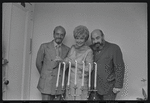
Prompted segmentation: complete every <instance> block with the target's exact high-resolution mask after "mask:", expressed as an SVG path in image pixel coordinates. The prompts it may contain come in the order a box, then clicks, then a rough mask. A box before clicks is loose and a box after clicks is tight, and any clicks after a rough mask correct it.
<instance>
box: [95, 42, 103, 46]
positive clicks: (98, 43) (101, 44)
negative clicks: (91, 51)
mask: <svg viewBox="0 0 150 103" xmlns="http://www.w3.org/2000/svg"><path fill="white" fill-rule="evenodd" d="M97 45H100V46H103V43H100V42H97V43H94V44H93V46H94V47H95V46H97Z"/></svg>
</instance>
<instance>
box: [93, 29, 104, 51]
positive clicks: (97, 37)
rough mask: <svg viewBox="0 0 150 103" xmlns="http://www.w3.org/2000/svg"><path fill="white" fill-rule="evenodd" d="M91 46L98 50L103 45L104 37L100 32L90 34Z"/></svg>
mask: <svg viewBox="0 0 150 103" xmlns="http://www.w3.org/2000/svg"><path fill="white" fill-rule="evenodd" d="M91 40H92V44H93V46H94V47H95V48H97V49H99V48H100V46H102V45H103V40H104V37H103V36H102V34H101V32H100V31H93V32H92V33H91Z"/></svg>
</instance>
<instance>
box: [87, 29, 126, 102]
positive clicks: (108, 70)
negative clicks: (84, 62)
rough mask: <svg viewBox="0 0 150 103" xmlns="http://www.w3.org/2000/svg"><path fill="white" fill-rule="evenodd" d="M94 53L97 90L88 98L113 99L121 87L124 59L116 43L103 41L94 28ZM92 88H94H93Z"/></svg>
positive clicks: (98, 31)
mask: <svg viewBox="0 0 150 103" xmlns="http://www.w3.org/2000/svg"><path fill="white" fill-rule="evenodd" d="M91 41H92V45H91V46H90V47H91V48H92V50H93V53H94V62H96V63H97V71H96V72H97V86H96V89H97V92H96V93H93V92H91V95H90V99H93V97H94V96H95V98H96V100H115V98H116V95H117V93H118V92H120V90H121V88H122V87H123V79H124V70H125V66H124V61H123V56H122V52H121V49H120V47H119V46H118V45H116V44H113V43H110V42H107V41H105V39H104V34H103V32H102V31H101V30H99V29H96V30H94V31H93V32H92V33H91ZM94 72H95V71H94V70H93V72H92V80H91V81H92V82H91V85H92V88H93V84H94ZM93 89H94V88H93Z"/></svg>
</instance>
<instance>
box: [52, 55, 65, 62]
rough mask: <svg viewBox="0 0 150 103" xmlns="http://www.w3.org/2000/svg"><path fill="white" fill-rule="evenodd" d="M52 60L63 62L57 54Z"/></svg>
mask: <svg viewBox="0 0 150 103" xmlns="http://www.w3.org/2000/svg"><path fill="white" fill-rule="evenodd" d="M54 61H56V62H63V59H61V58H60V57H58V56H57V57H56V59H55V60H54Z"/></svg>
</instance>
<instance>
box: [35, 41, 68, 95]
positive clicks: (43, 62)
mask: <svg viewBox="0 0 150 103" xmlns="http://www.w3.org/2000/svg"><path fill="white" fill-rule="evenodd" d="M61 51H62V52H61V58H62V59H64V58H65V57H66V56H67V54H68V52H69V47H67V46H65V45H64V44H62V46H61ZM55 58H56V51H55V48H54V44H53V42H48V43H43V44H42V45H41V46H40V48H39V51H38V53H37V58H36V67H37V69H38V71H39V73H40V79H39V82H38V86H37V88H38V89H39V91H40V92H41V93H45V94H51V95H55V93H56V92H55V89H56V80H57V73H58V63H56V62H54V61H53V60H54V59H55ZM61 67H62V68H61V70H60V76H59V77H60V79H59V86H58V91H57V94H62V93H63V92H62V91H61V89H62V88H61V83H62V72H63V65H62V66H61ZM65 84H66V83H65Z"/></svg>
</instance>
